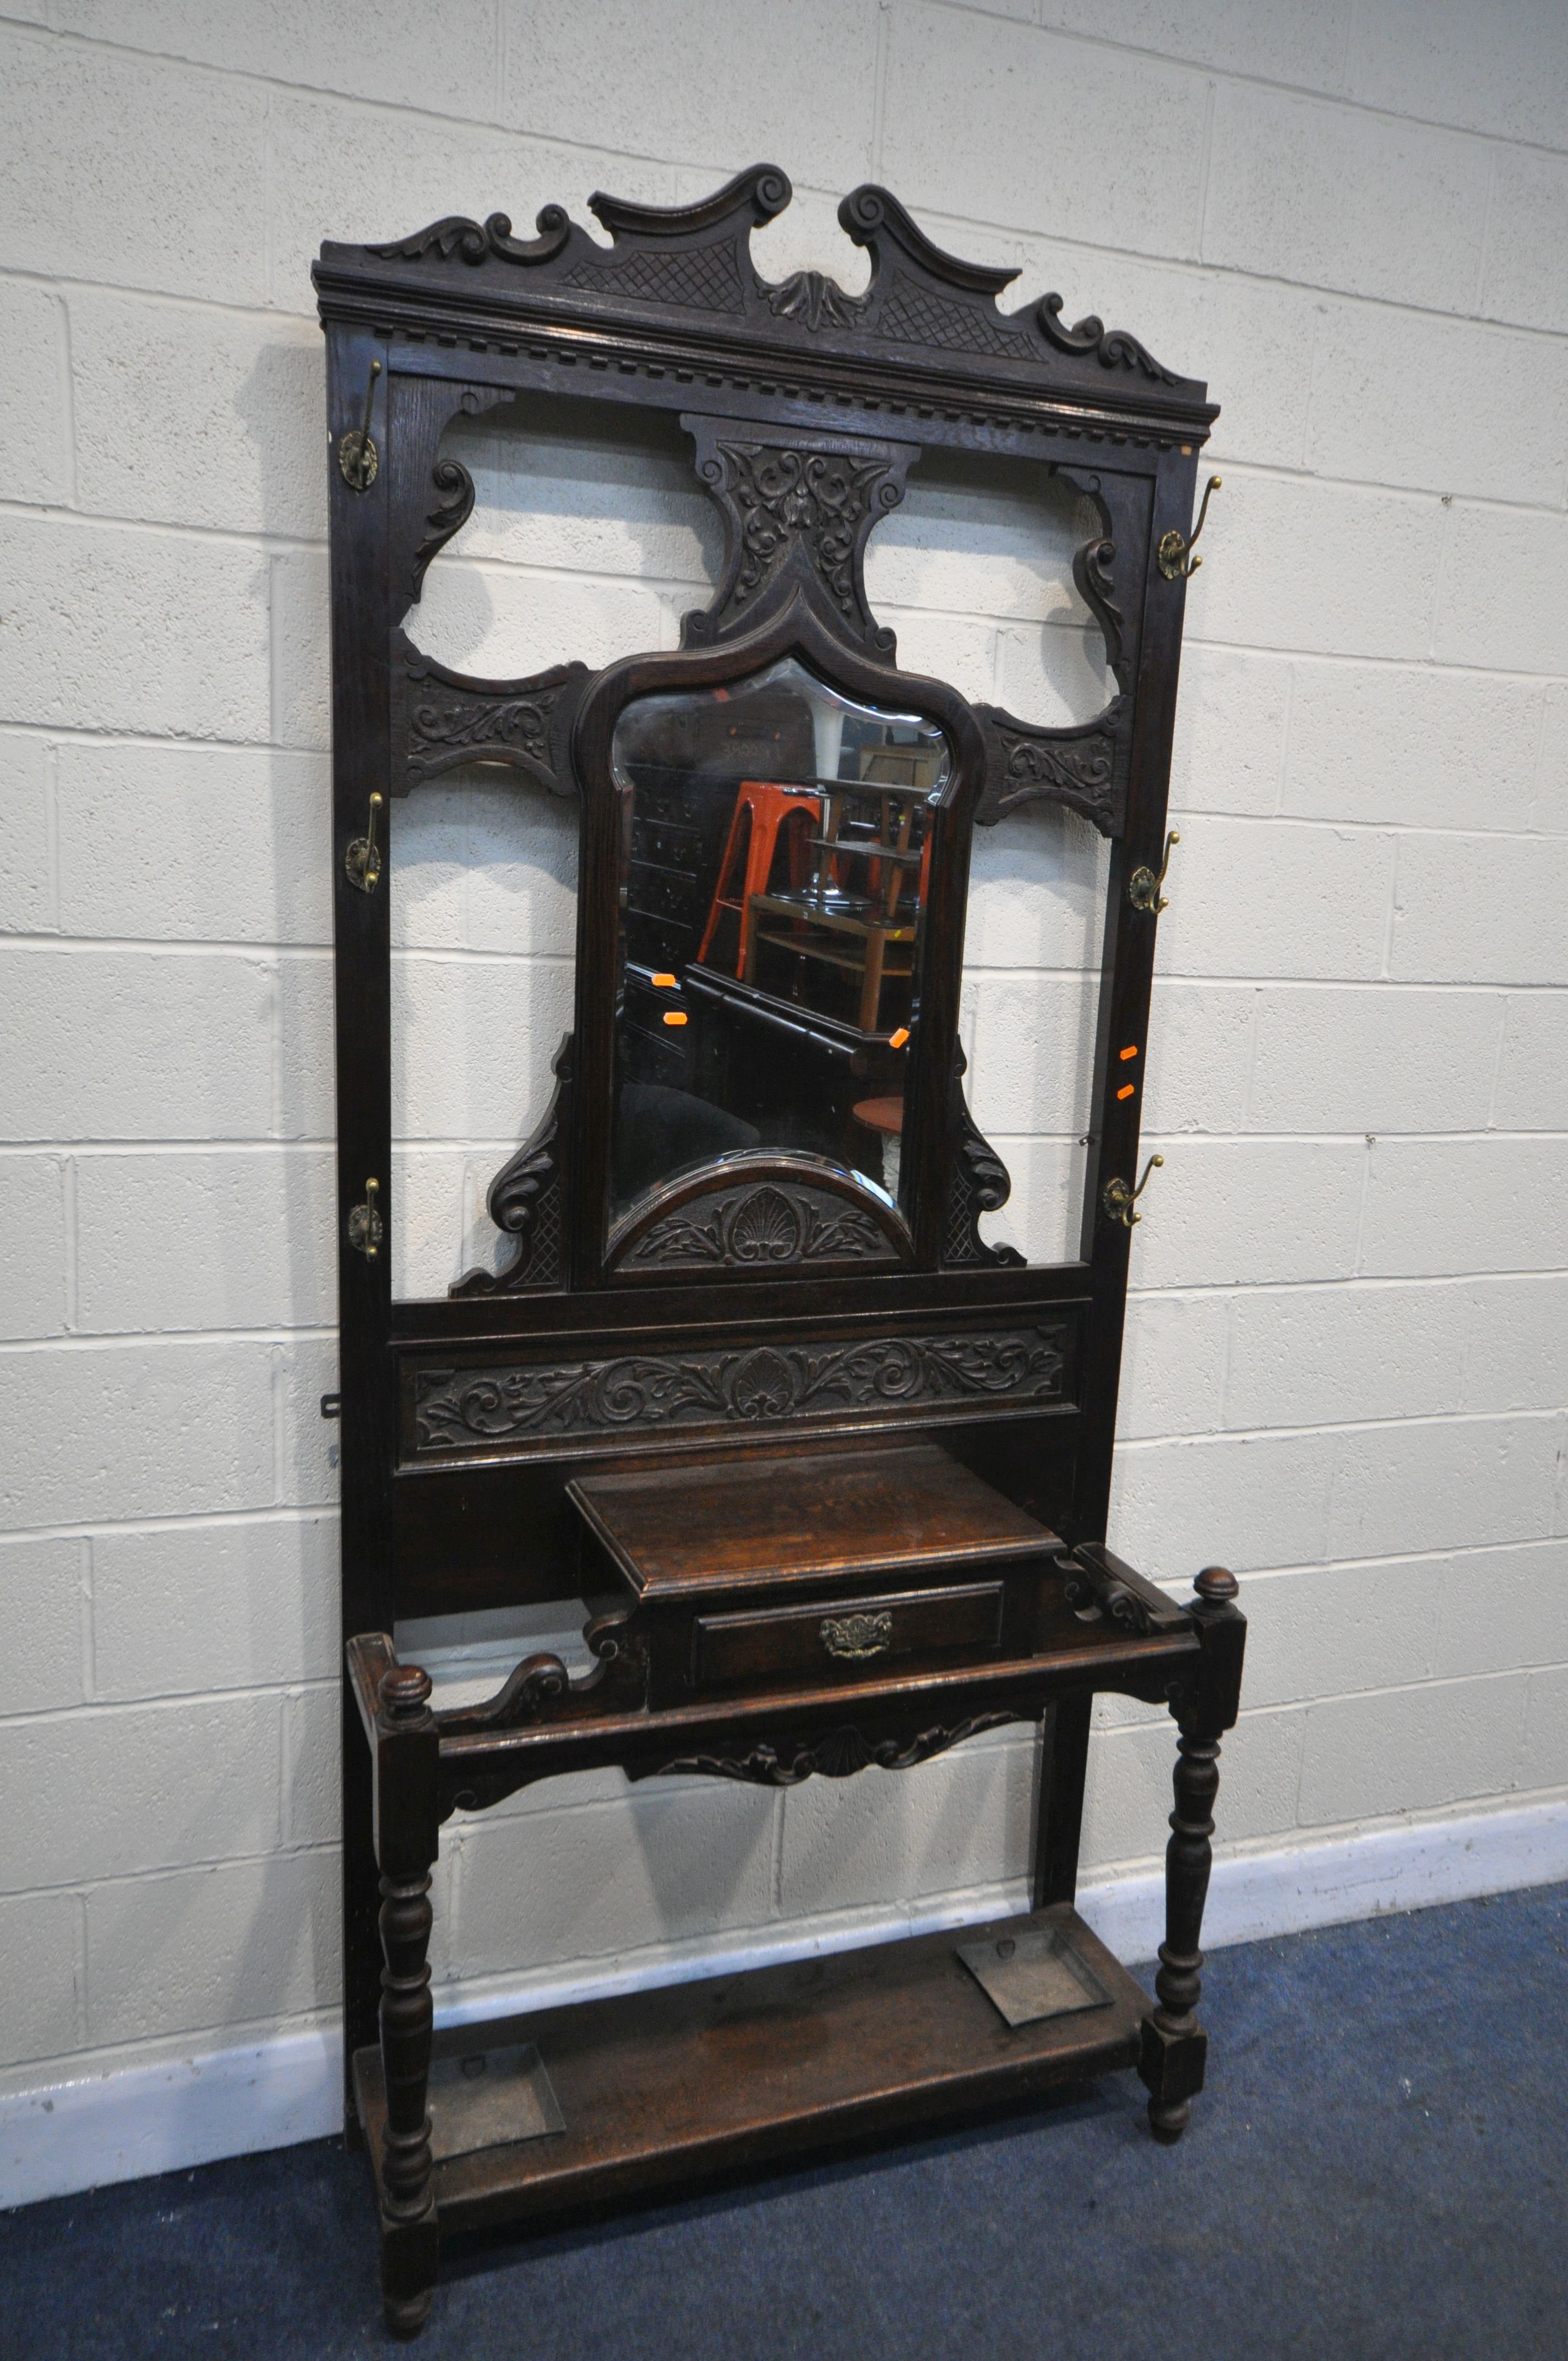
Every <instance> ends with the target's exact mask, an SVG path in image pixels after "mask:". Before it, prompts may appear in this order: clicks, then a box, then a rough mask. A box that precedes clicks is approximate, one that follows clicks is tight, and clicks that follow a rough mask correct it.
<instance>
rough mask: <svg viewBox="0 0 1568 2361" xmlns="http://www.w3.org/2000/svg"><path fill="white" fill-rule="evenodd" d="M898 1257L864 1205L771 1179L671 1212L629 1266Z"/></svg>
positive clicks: (774, 1264) (639, 1245) (752, 1265)
mask: <svg viewBox="0 0 1568 2361" xmlns="http://www.w3.org/2000/svg"><path fill="white" fill-rule="evenodd" d="M896 1257H897V1250H896V1248H895V1247H894V1246H893V1245H892V1243H891V1241H890V1240H889V1238H888V1236H887V1235H886V1233H885V1231H884V1230H883V1227H882V1225H881V1224H880V1223H878V1222H876V1221H874V1220H873V1219H872V1215H871V1214H870V1213H865V1212H862V1211H861V1208H860V1207H859V1206H856V1205H853V1204H850V1203H848V1202H846V1201H845V1200H844V1199H843V1198H841V1197H836V1196H832V1195H830V1194H828V1191H824V1190H818V1189H811V1188H807V1187H802V1186H801V1185H799V1184H798V1183H791V1184H789V1185H787V1186H786V1185H784V1184H783V1183H781V1182H779V1181H776V1180H768V1181H764V1182H763V1183H762V1187H761V1188H754V1187H753V1188H746V1189H743V1190H740V1191H733V1192H731V1193H729V1194H727V1195H720V1196H718V1198H717V1199H716V1198H704V1199H702V1200H701V1201H700V1202H699V1204H697V1205H696V1206H692V1207H690V1208H689V1209H683V1210H682V1211H681V1212H679V1213H666V1214H665V1215H664V1216H663V1220H661V1221H657V1222H655V1223H654V1224H653V1225H652V1228H651V1229H648V1230H645V1231H644V1232H643V1234H642V1235H641V1237H640V1238H639V1239H638V1240H637V1242H636V1244H635V1245H634V1246H632V1247H631V1248H630V1252H629V1253H628V1254H627V1255H626V1257H625V1262H626V1265H627V1267H628V1268H631V1269H639V1268H648V1267H650V1266H654V1265H656V1266H658V1267H659V1268H662V1269H669V1268H678V1267H680V1266H681V1265H683V1264H685V1265H692V1266H695V1267H696V1268H703V1267H705V1266H706V1267H708V1268H714V1267H720V1266H725V1265H733V1266H735V1267H737V1268H741V1269H756V1268H780V1267H781V1266H784V1265H786V1264H799V1263H812V1262H817V1263H822V1262H891V1261H894V1260H895V1259H896Z"/></svg>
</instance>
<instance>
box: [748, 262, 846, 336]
mask: <svg viewBox="0 0 1568 2361" xmlns="http://www.w3.org/2000/svg"><path fill="white" fill-rule="evenodd" d="M757 292H758V294H759V295H760V296H761V297H762V301H763V302H764V303H766V305H767V307H768V309H769V311H770V312H771V313H773V317H774V319H775V320H799V321H801V322H803V323H804V324H805V325H806V327H808V328H810V329H812V330H816V329H818V328H858V327H859V326H860V325H861V322H862V321H863V319H864V317H865V310H866V298H865V297H864V296H863V295H847V294H846V293H845V291H844V290H843V288H841V287H840V286H839V282H838V280H835V279H828V278H827V277H825V276H824V274H823V273H822V272H821V271H820V270H796V271H793V272H792V273H791V274H790V276H789V278H787V279H784V280H780V281H779V282H778V284H777V285H776V286H774V285H772V284H770V282H769V281H768V280H765V279H759V280H757Z"/></svg>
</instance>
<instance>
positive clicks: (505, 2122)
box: [430, 2041, 566, 2164]
mask: <svg viewBox="0 0 1568 2361" xmlns="http://www.w3.org/2000/svg"><path fill="white" fill-rule="evenodd" d="M430 2123H431V2131H430V2146H431V2153H432V2155H433V2157H434V2158H435V2161H436V2162H437V2164H442V2163H444V2161H445V2160H446V2158H448V2157H454V2156H471V2155H473V2154H474V2152H475V2151H476V2149H478V2148H485V2147H510V2146H511V2145H512V2143H513V2142H514V2141H516V2140H531V2139H541V2138H543V2136H544V2135H545V2133H547V2132H564V2131H565V2128H566V2119H565V2116H564V2115H563V2114H562V2113H561V2109H560V2106H559V2104H558V2103H557V2102H556V2098H555V2093H554V2091H553V2090H552V2089H551V2087H550V2077H549V2075H548V2074H547V2073H546V2072H545V2071H544V2061H543V2059H542V2058H541V2057H540V2055H539V2052H538V2050H537V2049H536V2048H535V2047H534V2045H533V2043H532V2041H518V2042H513V2043H511V2044H510V2045H509V2046H508V2047H506V2048H498V2049H469V2050H460V2051H458V2052H457V2053H456V2054H455V2055H454V2056H452V2057H449V2058H437V2059H434V2060H433V2062H432V2065H431V2070H430Z"/></svg>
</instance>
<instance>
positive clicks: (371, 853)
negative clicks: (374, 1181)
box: [343, 794, 1165, 894]
mask: <svg viewBox="0 0 1568 2361" xmlns="http://www.w3.org/2000/svg"><path fill="white" fill-rule="evenodd" d="M382 801H383V798H382V796H380V795H378V794H376V795H372V796H371V798H370V832H369V834H368V835H367V836H356V838H355V840H354V841H353V843H352V844H351V845H350V846H349V848H348V850H347V851H346V852H345V854H344V856H343V865H344V867H345V870H346V871H347V872H348V882H349V884H351V885H357V886H358V888H359V891H360V892H361V893H362V894H373V893H374V892H375V891H376V888H377V886H378V884H380V882H381V848H380V846H379V845H378V843H377V841H376V815H377V813H378V811H379V810H380V808H381V805H382ZM1160 874H1161V876H1162V877H1163V876H1164V874H1165V872H1164V871H1163V870H1161V872H1160Z"/></svg>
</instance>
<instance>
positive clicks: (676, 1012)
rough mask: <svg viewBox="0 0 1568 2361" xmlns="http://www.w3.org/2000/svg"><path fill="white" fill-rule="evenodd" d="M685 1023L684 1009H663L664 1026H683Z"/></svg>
mask: <svg viewBox="0 0 1568 2361" xmlns="http://www.w3.org/2000/svg"><path fill="white" fill-rule="evenodd" d="M685 1021H686V1012H685V1009H684V1008H666V1009H665V1011H664V1022H665V1024H666V1025H684V1024H685Z"/></svg>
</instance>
